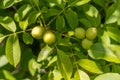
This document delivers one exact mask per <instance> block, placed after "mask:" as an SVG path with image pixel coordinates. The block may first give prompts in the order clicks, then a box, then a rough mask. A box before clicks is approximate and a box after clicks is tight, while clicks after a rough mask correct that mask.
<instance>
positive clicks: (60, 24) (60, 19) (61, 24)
mask: <svg viewBox="0 0 120 80" xmlns="http://www.w3.org/2000/svg"><path fill="white" fill-rule="evenodd" d="M64 27H65V19H64V17H63V16H58V17H57V18H56V29H57V30H59V31H62V30H63V28H64Z"/></svg>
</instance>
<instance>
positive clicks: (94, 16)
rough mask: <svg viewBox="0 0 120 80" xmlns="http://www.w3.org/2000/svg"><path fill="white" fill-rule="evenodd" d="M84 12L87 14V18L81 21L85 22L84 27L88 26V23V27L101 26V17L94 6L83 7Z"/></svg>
mask: <svg viewBox="0 0 120 80" xmlns="http://www.w3.org/2000/svg"><path fill="white" fill-rule="evenodd" d="M83 11H84V13H85V16H83V18H81V19H82V20H81V19H80V21H82V22H83V21H85V22H83V23H84V25H86V23H87V22H88V23H87V25H88V24H90V25H92V26H95V27H97V26H99V24H100V22H101V17H100V14H99V11H98V10H97V8H96V7H94V6H93V5H89V4H87V5H84V6H83ZM92 26H90V27H92ZM88 27H89V25H88Z"/></svg>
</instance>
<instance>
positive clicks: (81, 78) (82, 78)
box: [74, 69, 90, 80]
mask: <svg viewBox="0 0 120 80" xmlns="http://www.w3.org/2000/svg"><path fill="white" fill-rule="evenodd" d="M74 80H90V78H89V76H88V74H87V73H85V72H84V71H82V70H80V69H78V70H77V71H76V72H75V75H74Z"/></svg>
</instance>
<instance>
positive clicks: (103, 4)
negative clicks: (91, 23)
mask: <svg viewBox="0 0 120 80" xmlns="http://www.w3.org/2000/svg"><path fill="white" fill-rule="evenodd" d="M92 1H93V2H95V3H96V4H98V5H100V6H102V7H105V2H106V1H105V0H92Z"/></svg>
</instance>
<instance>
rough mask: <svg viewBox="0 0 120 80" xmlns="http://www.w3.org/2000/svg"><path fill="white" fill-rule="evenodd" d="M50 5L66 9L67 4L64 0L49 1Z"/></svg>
mask: <svg viewBox="0 0 120 80" xmlns="http://www.w3.org/2000/svg"><path fill="white" fill-rule="evenodd" d="M47 1H48V2H49V3H51V4H54V5H56V6H58V7H59V8H64V7H65V3H64V1H63V0H47Z"/></svg>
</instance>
